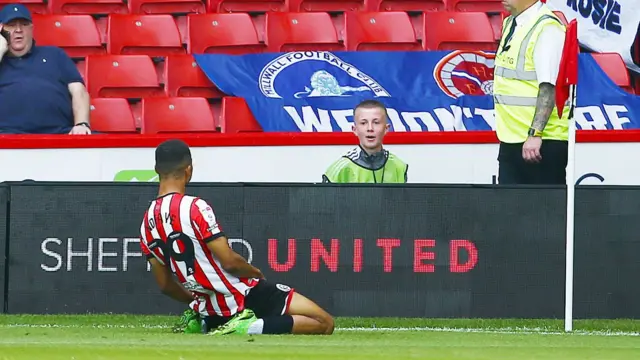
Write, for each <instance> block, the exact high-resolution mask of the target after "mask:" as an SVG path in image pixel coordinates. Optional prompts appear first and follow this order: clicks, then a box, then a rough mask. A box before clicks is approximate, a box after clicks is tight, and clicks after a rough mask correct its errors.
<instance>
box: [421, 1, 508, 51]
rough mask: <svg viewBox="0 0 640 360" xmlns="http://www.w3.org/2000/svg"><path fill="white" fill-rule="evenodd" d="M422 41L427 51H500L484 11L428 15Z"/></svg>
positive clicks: (441, 12)
mask: <svg viewBox="0 0 640 360" xmlns="http://www.w3.org/2000/svg"><path fill="white" fill-rule="evenodd" d="M422 42H423V45H424V49H425V50H428V51H434V50H485V51H495V50H496V49H497V42H496V41H495V38H494V35H493V28H492V27H491V23H490V22H489V18H488V17H487V14H485V13H481V12H467V13H464V12H449V11H434V12H425V13H424V36H423V41H422Z"/></svg>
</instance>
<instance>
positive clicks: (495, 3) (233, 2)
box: [0, 0, 504, 15]
mask: <svg viewBox="0 0 640 360" xmlns="http://www.w3.org/2000/svg"><path fill="white" fill-rule="evenodd" d="M13 2H15V1H13V0H0V5H1V4H3V3H13ZM18 2H21V3H24V4H25V5H26V6H27V7H29V8H30V10H31V11H32V12H34V13H36V14H47V13H50V14H92V15H104V14H126V13H131V14H187V13H198V14H201V13H205V12H209V13H228V12H269V11H283V12H287V11H292V12H305V11H330V12H344V11H441V10H449V11H482V12H495V13H499V12H502V11H503V10H504V9H503V6H502V3H501V0H206V1H200V0H126V1H123V0H19V1H18Z"/></svg>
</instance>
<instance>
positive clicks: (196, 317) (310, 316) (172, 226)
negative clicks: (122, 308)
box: [140, 140, 334, 335]
mask: <svg viewBox="0 0 640 360" xmlns="http://www.w3.org/2000/svg"><path fill="white" fill-rule="evenodd" d="M155 157H156V165H155V170H156V172H157V173H158V175H159V177H160V184H159V191H158V197H157V198H156V199H155V200H153V201H152V202H151V204H150V205H149V208H148V209H147V211H146V212H145V214H144V218H143V221H142V226H141V227H140V233H141V240H140V246H141V248H142V251H143V253H144V254H145V255H146V257H147V259H148V261H149V262H150V263H151V271H152V273H153V276H154V278H155V280H156V282H157V283H158V286H159V287H160V289H161V290H162V292H163V293H164V294H165V295H167V296H169V297H171V298H173V299H175V300H177V301H180V302H182V303H185V304H189V310H187V311H186V312H185V314H184V315H183V316H182V318H181V322H180V324H179V326H178V328H177V329H179V330H182V331H185V332H204V333H211V334H213V335H226V334H332V333H333V328H334V324H333V318H332V317H331V315H329V314H328V313H327V312H326V311H324V310H323V309H322V308H320V307H319V306H318V305H317V304H315V303H314V302H313V301H311V300H309V299H308V298H306V297H304V296H303V295H301V294H300V293H297V292H295V291H294V290H293V289H291V288H289V287H288V286H284V285H281V284H273V283H270V282H267V281H266V280H265V279H264V276H263V275H262V272H261V271H260V270H259V269H257V268H256V267H254V266H253V265H251V264H249V263H248V262H247V261H246V260H245V259H244V258H243V257H242V256H240V255H239V254H238V253H236V252H235V251H233V249H231V247H230V246H229V243H228V241H227V237H226V236H225V234H224V233H223V232H222V228H221V227H220V225H219V224H218V222H217V220H216V216H215V214H214V212H213V209H212V208H211V206H210V205H209V204H208V203H207V202H206V201H205V200H202V199H200V198H197V197H194V196H189V195H186V194H185V192H186V186H187V184H188V183H189V181H190V180H191V176H192V172H193V165H192V159H191V151H190V149H189V146H188V145H187V144H186V143H184V142H182V141H180V140H168V141H165V142H163V143H162V144H160V145H159V146H158V147H157V148H156V152H155ZM174 275H175V277H174ZM176 278H177V279H176ZM174 330H175V329H174Z"/></svg>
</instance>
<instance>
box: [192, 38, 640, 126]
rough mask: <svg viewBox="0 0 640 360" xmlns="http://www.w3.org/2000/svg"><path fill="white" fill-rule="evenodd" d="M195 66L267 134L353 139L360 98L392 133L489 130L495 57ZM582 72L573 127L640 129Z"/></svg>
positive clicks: (612, 89) (330, 56)
mask: <svg viewBox="0 0 640 360" xmlns="http://www.w3.org/2000/svg"><path fill="white" fill-rule="evenodd" d="M194 57H195V59H196V61H197V63H198V65H199V66H200V67H201V68H202V70H203V71H204V73H205V74H206V75H207V76H208V78H209V79H211V81H212V82H213V83H214V84H215V85H216V86H217V87H218V88H219V89H220V90H222V91H223V92H224V93H226V94H228V95H231V96H237V97H242V98H244V99H245V100H246V101H247V104H248V106H249V108H250V109H251V112H252V113H253V115H254V117H255V118H256V120H257V121H258V123H259V124H260V125H261V126H262V128H263V129H264V131H267V132H270V131H284V132H313V131H322V132H332V131H338V132H339V131H351V125H352V121H353V108H354V107H355V106H356V105H357V104H358V103H359V102H360V101H362V100H365V99H376V100H378V101H380V102H382V103H384V104H385V105H386V106H387V108H388V111H389V119H390V122H391V127H392V131H475V130H492V129H494V127H495V122H494V112H493V98H492V96H491V94H492V92H493V67H494V57H495V55H494V54H493V53H486V52H482V51H434V52H425V51H415V52H373V51H371V52H326V51H304V52H289V53H269V54H248V55H221V54H206V55H194ZM579 71H580V79H579V82H578V107H579V108H578V109H577V111H576V122H577V126H578V128H580V129H628V128H639V129H640V98H638V97H636V96H632V95H630V94H627V93H626V92H624V91H622V90H621V89H620V88H618V87H617V86H616V85H615V84H614V83H613V82H611V80H610V79H609V78H608V77H607V75H606V74H605V73H604V72H603V71H602V70H601V69H600V68H599V66H598V65H597V63H595V61H594V60H593V58H592V57H591V56H590V55H582V56H581V58H580V69H579ZM593 89H599V91H597V92H596V91H593ZM636 114H637V115H638V116H636Z"/></svg>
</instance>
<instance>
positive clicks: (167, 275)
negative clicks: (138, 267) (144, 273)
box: [149, 257, 194, 304]
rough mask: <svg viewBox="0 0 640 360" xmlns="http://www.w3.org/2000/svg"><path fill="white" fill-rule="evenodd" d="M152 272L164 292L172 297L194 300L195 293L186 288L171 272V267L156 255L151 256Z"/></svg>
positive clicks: (188, 301) (183, 301)
mask: <svg viewBox="0 0 640 360" xmlns="http://www.w3.org/2000/svg"><path fill="white" fill-rule="evenodd" d="M149 262H150V263H151V272H152V273H153V277H154V278H155V279H156V282H157V283H158V287H159V288H160V291H162V293H163V294H165V295H167V296H169V297H170V298H172V299H174V300H176V301H180V302H182V303H185V304H189V303H191V302H192V301H193V300H194V296H193V294H192V293H191V292H190V291H189V290H187V289H185V288H184V286H182V284H180V283H179V282H178V281H177V280H176V279H175V278H174V277H173V275H172V274H171V272H170V271H169V269H168V268H167V267H166V266H164V265H162V263H160V261H158V259H156V258H155V257H150V258H149Z"/></svg>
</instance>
